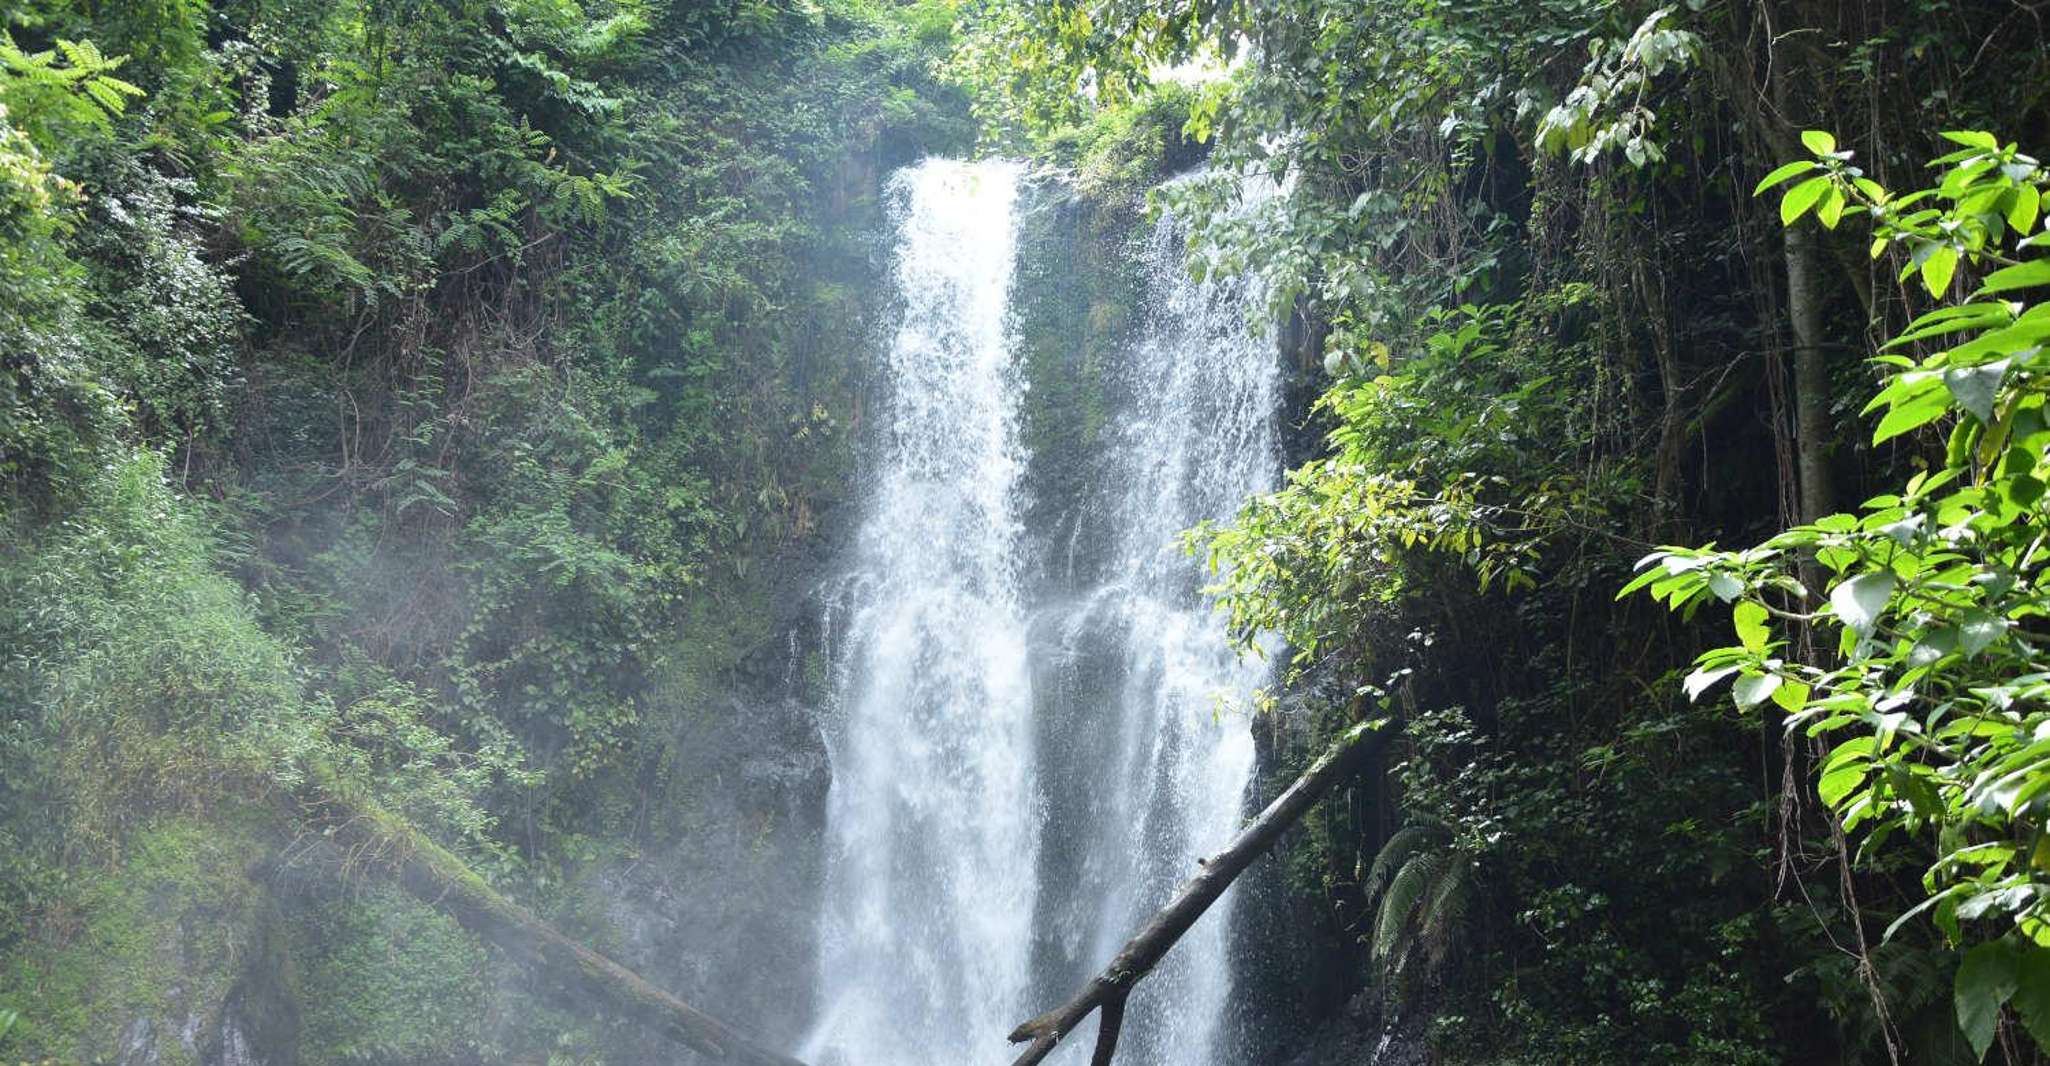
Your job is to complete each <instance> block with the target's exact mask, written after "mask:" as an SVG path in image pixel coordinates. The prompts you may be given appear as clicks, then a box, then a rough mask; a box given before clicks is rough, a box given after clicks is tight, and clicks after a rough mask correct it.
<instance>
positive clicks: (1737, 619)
mask: <svg viewBox="0 0 2050 1066" xmlns="http://www.w3.org/2000/svg"><path fill="white" fill-rule="evenodd" d="M1768 617H1770V615H1769V613H1768V612H1767V611H1766V609H1765V607H1764V606H1763V605H1762V604H1759V603H1756V602H1754V601H1751V600H1745V601H1744V602H1742V603H1739V604H1738V605H1737V606H1736V607H1735V608H1734V609H1732V611H1731V612H1730V619H1731V622H1732V623H1733V624H1734V625H1735V626H1736V628H1737V639H1738V640H1739V641H1742V642H1743V644H1744V648H1745V650H1747V651H1751V652H1756V653H1759V654H1763V653H1764V652H1765V646H1766V644H1767V642H1769V641H1770V640H1771V639H1772V631H1771V630H1770V629H1768V628H1766V624H1765V622H1766V619H1767V618H1768Z"/></svg>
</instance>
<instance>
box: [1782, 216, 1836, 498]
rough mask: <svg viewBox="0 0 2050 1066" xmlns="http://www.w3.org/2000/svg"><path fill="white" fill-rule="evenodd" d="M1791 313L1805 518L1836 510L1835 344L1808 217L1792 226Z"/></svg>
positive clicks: (1797, 455)
mask: <svg viewBox="0 0 2050 1066" xmlns="http://www.w3.org/2000/svg"><path fill="white" fill-rule="evenodd" d="M1785 239H1786V256H1787V318H1788V319H1789V320H1790V324H1791V326H1792V331H1793V336H1794V455H1795V462H1796V465H1797V468H1798V477H1799V479H1800V486H1801V494H1800V500H1801V513H1800V515H1799V516H1798V517H1799V518H1800V520H1801V521H1803V522H1813V521H1815V520H1816V519H1818V518H1821V517H1822V516H1824V515H1827V514H1830V513H1833V512H1834V511H1835V510H1836V491H1835V487H1834V486H1833V485H1832V484H1831V479H1830V473H1829V436H1830V431H1831V429H1832V426H1831V419H1830V417H1829V405H1830V394H1829V354H1828V353H1829V349H1828V347H1827V344H1826V341H1825V340H1824V337H1823V325H1822V303H1823V294H1822V291H1821V290H1822V285H1821V281H1822V277H1821V275H1822V264H1821V249H1820V248H1819V247H1818V245H1819V243H1820V242H1819V241H1818V240H1817V239H1816V235H1815V228H1814V226H1813V225H1811V224H1809V223H1808V222H1807V221H1805V220H1803V222H1802V223H1800V224H1798V225H1793V226H1788V227H1787V229H1786V237H1785Z"/></svg>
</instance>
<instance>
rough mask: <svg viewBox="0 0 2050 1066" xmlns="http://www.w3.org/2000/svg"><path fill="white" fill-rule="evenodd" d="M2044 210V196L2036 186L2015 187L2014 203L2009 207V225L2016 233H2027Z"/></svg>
mask: <svg viewBox="0 0 2050 1066" xmlns="http://www.w3.org/2000/svg"><path fill="white" fill-rule="evenodd" d="M2042 210H2043V194H2042V192H2040V191H2039V190H2037V188H2036V187H2035V186H2034V185H2027V184H2023V185H2017V186H2015V187H2014V202H2013V203H2011V204H2009V205H2008V206H2007V224H2008V225H2009V226H2011V227H2013V229H2014V231H2015V232H2016V233H2027V232H2028V231H2029V229H2030V228H2031V227H2033V226H2034V225H2035V224H2036V216H2037V215H2038V214H2040V213H2041V212H2042Z"/></svg>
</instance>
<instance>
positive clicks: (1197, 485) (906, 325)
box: [804, 160, 1279, 1066]
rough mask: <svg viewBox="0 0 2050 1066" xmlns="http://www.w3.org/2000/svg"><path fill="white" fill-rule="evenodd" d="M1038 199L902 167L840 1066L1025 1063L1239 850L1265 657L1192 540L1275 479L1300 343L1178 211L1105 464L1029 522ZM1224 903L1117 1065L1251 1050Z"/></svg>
mask: <svg viewBox="0 0 2050 1066" xmlns="http://www.w3.org/2000/svg"><path fill="white" fill-rule="evenodd" d="M1022 195H1023V194H1022V193H1021V191H1020V174H1019V171H1018V170H1017V168H1016V167H1015V166H1014V165H1011V164H1005V163H977V164H963V163H958V162H948V161H940V160H932V161H927V162H925V163H921V164H919V165H917V166H915V167H912V168H909V169H908V170H906V171H904V172H902V173H901V174H899V175H898V176H897V177H896V178H895V179H894V180H893V184H892V196H893V203H894V206H895V208H896V222H897V248H896V282H897V285H898V287H899V296H900V299H901V302H902V307H903V321H902V324H901V326H900V327H899V329H898V330H897V332H896V334H895V335H894V337H893V338H892V342H891V344H890V347H889V351H888V357H887V364H886V365H887V371H888V377H889V384H890V388H891V393H890V405H891V406H890V413H889V416H888V420H887V427H888V431H887V438H886V440H885V441H884V442H882V445H881V447H882V453H881V455H880V456H879V459H878V466H877V473H876V478H875V481H874V485H873V488H872V490H871V494H870V496H869V499H868V500H867V510H866V512H865V518H864V524H863V527H862V531H861V534H860V537H859V542H858V546H857V548H856V553H855V554H856V558H855V562H854V566H853V567H852V569H851V572H850V574H849V576H848V577H847V578H846V580H845V582H844V583H843V584H842V585H841V587H840V592H839V594H838V595H837V596H835V597H834V598H833V603H834V610H835V611H837V612H841V617H840V624H841V632H843V633H844V634H845V635H844V637H843V638H842V641H841V646H840V648H839V649H838V656H837V662H836V670H837V675H836V698H835V716H834V720H833V722H832V726H831V729H830V730H829V747H830V749H831V753H832V760H833V775H834V776H833V786H832V794H831V799H830V801H829V805H828V814H827V834H828V839H829V849H830V850H829V857H828V873H827V884H826V901H827V902H826V907H825V915H824V920H823V929H822V936H823V945H822V951H821V955H820V962H821V980H820V989H821V1019H820V1022H819V1024H818V1026H817V1027H816V1029H815V1031H814V1035H813V1038H812V1040H811V1041H810V1042H809V1046H808V1047H807V1048H806V1049H804V1050H805V1051H806V1052H807V1053H808V1055H809V1056H811V1057H812V1058H813V1059H814V1060H816V1061H820V1062H824V1063H829V1064H830V1063H835V1062H844V1063H864V1064H875V1066H981V1064H998V1063H1004V1062H1008V1061H1009V1059H1010V1057H1011V1056H1010V1049H1008V1048H1007V1046H1006V1045H1005V1043H1004V1035H1005V1034H1006V1033H1007V1032H1009V1030H1010V1028H1011V1027H1012V1026H1013V1025H1015V1024H1016V1023H1017V1022H1019V1021H1021V1020H1023V1019H1024V1018H1025V1017H1026V1016H1027V1015H1029V1014H1032V1013H1035V1012H1036V1011H1037V1010H1038V1009H1040V1008H1041V1007H1043V1006H1046V1005H1049V1004H1050V1002H1051V1001H1052V1000H1053V999H1054V998H1056V997H1058V996H1063V995H1065V994H1066V993H1067V992H1069V991H1071V990H1072V987H1073V986H1074V985H1075V984H1077V983H1079V981H1080V980H1082V979H1083V977H1084V976H1086V975H1087V974H1089V973H1091V972H1094V971H1095V970H1096V969H1098V968H1100V967H1101V966H1102V965H1103V964H1104V963H1105V962H1106V961H1108V959H1109V957H1110V955H1111V954H1112V953H1113V952H1114V951H1115V949H1116V947H1117V944H1118V943H1119V941H1121V940H1122V939H1123V938H1124V937H1125V936H1127V935H1128V934H1129V933H1130V932H1132V931H1133V929H1134V928H1135V927H1136V925H1137V924H1138V922H1139V921H1140V920H1142V919H1143V918H1144V916H1145V915H1146V914H1147V913H1149V912H1150V911H1151V910H1152V909H1154V908H1155V907H1157V906H1158V905H1159V904H1160V903H1162V902H1164V900H1165V898H1166V896H1167V894H1168V893H1169V892H1170V891H1171V890H1172V888H1173V887H1174V885H1175V884H1176V883H1178V882H1179V881H1180V880H1181V879H1182V878H1184V877H1186V876H1188V875H1189V874H1190V873H1191V872H1192V871H1193V870H1194V869H1195V868H1196V859H1197V857H1198V856H1200V855H1203V854H1206V853H1208V852H1211V851H1214V850H1216V849H1217V848H1218V847H1219V846H1220V845H1221V844H1222V843H1223V842H1224V841H1225V840H1226V839H1228V838H1229V837H1230V835H1231V834H1232V833H1233V831H1234V830H1235V829H1236V826H1237V824H1238V821H1239V815H1240V813H1241V812H1240V808H1241V805H1242V802H1243V798H1244V792H1245V788H1246V783H1247V781H1248V778H1249V776H1250V773H1251V769H1252V760H1253V754H1252V742H1251V737H1250V735H1249V732H1248V728H1247V722H1246V717H1245V714H1244V708H1245V703H1246V697H1247V696H1248V695H1249V694H1250V692H1251V691H1252V689H1253V688H1254V687H1255V686H1257V685H1258V684H1259V683H1260V682H1261V681H1262V680H1263V678H1264V671H1263V668H1262V667H1261V666H1260V665H1259V664H1257V663H1254V662H1248V661H1243V660H1241V659H1239V658H1238V657H1237V656H1235V655H1234V654H1233V653H1232V651H1231V649H1230V648H1229V647H1228V646H1227V644H1226V642H1225V640H1224V637H1223V632H1222V626H1221V623H1220V621H1219V619H1218V618H1217V617H1216V616H1215V614H1214V613H1213V612H1211V611H1210V610H1209V608H1208V606H1207V605H1206V604H1205V603H1204V602H1203V599H1202V597H1201V594H1200V591H1199V587H1200V584H1201V582H1200V568H1199V566H1198V565H1197V564H1196V562H1195V561H1194V560H1191V559H1189V558H1187V557H1186V556H1185V555H1184V554H1183V553H1182V551H1181V549H1180V547H1179V546H1178V544H1177V536H1176V535H1177V533H1178V532H1179V531H1180V530H1182V529H1184V528H1186V527H1188V526H1190V525H1193V524H1195V523H1196V522H1198V521H1200V520H1202V519H1204V518H1212V517H1222V516H1226V515H1229V514H1230V513H1231V512H1232V511H1233V510H1235V509H1236V507H1237V506H1238V504H1239V503H1240V502H1241V501H1243V500H1244V499H1245V498H1246V496H1247V495H1249V494H1251V493H1254V492H1258V491H1262V490H1264V489H1266V488H1268V487H1270V486H1271V484H1272V481H1273V478H1274V475H1275V472H1276V469H1277V468H1278V465H1279V460H1278V456H1277V451H1276V446H1275V442H1274V438H1273V432H1272V427H1271V420H1272V412H1273V411H1274V410H1275V407H1276V404H1277V399H1278V398H1277V391H1278V360H1277V358H1276V355H1275V352H1274V350H1273V347H1272V345H1271V343H1267V342H1264V341H1262V340H1260V339H1256V338H1255V337H1253V336H1252V335H1251V334H1250V333H1249V331H1248V329H1247V328H1246V324H1245V310H1246V308H1247V307H1248V303H1247V301H1248V300H1249V299H1252V298H1255V297H1256V295H1257V294H1254V293H1250V292H1248V291H1246V289H1245V287H1244V286H1240V285H1230V284H1198V283H1196V282H1193V281H1192V280H1190V278H1189V276H1188V274H1187V273H1186V271H1185V270H1184V269H1183V265H1182V244H1183V240H1184V233H1183V230H1182V229H1181V227H1180V226H1178V225H1176V224H1175V223H1174V222H1173V221H1172V220H1171V219H1170V220H1166V221H1163V222H1162V223H1160V224H1159V225H1157V226H1155V227H1154V229H1153V231H1152V232H1151V234H1150V237H1149V240H1148V242H1147V243H1146V245H1145V250H1144V253H1143V258H1144V264H1143V265H1144V273H1145V284H1144V286H1143V288H1144V290H1145V293H1146V295H1145V298H1144V301H1143V307H1142V314H1141V316H1140V319H1139V323H1138V328H1137V329H1136V330H1135V331H1134V340H1133V342H1132V343H1130V344H1128V345H1126V346H1125V347H1124V350H1123V351H1121V352H1120V353H1119V356H1118V360H1119V362H1118V366H1117V367H1116V368H1114V370H1113V371H1112V373H1111V375H1110V377H1111V380H1110V381H1108V382H1107V383H1106V388H1105V402H1106V405H1107V408H1108V410H1107V419H1108V424H1109V425H1110V426H1112V427H1113V428H1112V429H1111V430H1110V431H1109V432H1107V433H1106V434H1104V435H1103V436H1102V437H1100V438H1098V442H1097V444H1096V446H1095V451H1094V454H1092V455H1091V456H1090V457H1089V459H1088V463H1089V464H1090V467H1091V469H1090V470H1089V471H1088V472H1087V474H1086V475H1085V476H1081V477H1077V478H1066V479H1060V483H1061V484H1063V485H1069V486H1072V487H1071V488H1069V489H1066V490H1065V491H1067V492H1069V493H1072V494H1073V495H1074V496H1075V498H1074V499H1068V500H1062V501H1058V502H1059V506H1056V507H1050V508H1041V509H1038V510H1037V511H1035V512H1034V513H1047V514H1055V513H1057V514H1061V515H1065V516H1066V518H1065V519H1064V522H1065V524H1066V528H1065V529H1063V530H1038V531H1034V530H1027V529H1025V528H1024V526H1023V520H1022V517H1021V516H1022V515H1024V514H1025V513H1027V507H1026V501H1025V495H1026V492H1025V485H1026V484H1027V477H1026V475H1027V459H1028V457H1027V456H1026V455H1025V453H1024V450H1023V448H1022V447H1021V445H1020V444H1019V441H1018V437H1019V433H1020V418H1021V415H1020V408H1021V401H1022V400H1023V398H1024V391H1025V382H1024V381H1023V377H1022V372H1021V369H1020V367H1018V366H1017V365H1016V361H1017V356H1016V353H1015V351H1014V348H1015V345H1014V343H1013V339H1012V338H1011V336H1010V335H1009V333H1008V331H1007V328H1006V321H1007V318H1006V316H1007V310H1008V309H1009V308H1010V306H1011V304H1012V303H1013V299H1014V298H1013V294H1012V293H1011V288H1012V285H1011V281H1012V274H1013V261H1014V259H1015V257H1016V255H1017V246H1018V236H1017V234H1018V229H1019V218H1018V215H1019V210H1018V203H1019V201H1020V199H1021V196H1022ZM1057 542H1058V543H1060V544H1063V545H1064V547H1063V548H1062V549H1061V550H1060V551H1059V552H1058V554H1059V555H1060V556H1061V561H1060V565H1059V566H1051V565H1047V564H1046V563H1045V562H1044V561H1043V560H1044V558H1045V557H1046V556H1048V555H1052V554H1055V553H1054V552H1053V551H1052V550H1051V549H1050V548H1049V547H1048V546H1049V545H1052V544H1054V543H1057ZM1035 553H1037V554H1035ZM1229 898H1230V897H1229V896H1227V897H1226V901H1225V902H1221V903H1220V904H1219V905H1218V906H1217V908H1215V909H1213V911H1212V913H1211V914H1210V915H1208V916H1207V917H1206V918H1205V919H1204V920H1203V922H1201V923H1199V924H1198V925H1197V927H1196V928H1195V929H1194V930H1192V931H1191V932H1190V933H1189V934H1187V936H1185V937H1184V939H1183V940H1182V942H1181V944H1180V945H1178V946H1177V947H1176V949H1175V950H1174V951H1173V952H1172V953H1171V954H1170V955H1169V957H1168V960H1167V962H1166V963H1165V964H1164V965H1163V967H1162V968H1161V969H1160V970H1159V971H1158V972H1157V973H1155V974H1154V975H1152V976H1151V977H1150V978H1149V979H1148V980H1147V982H1146V983H1145V984H1144V985H1142V986H1141V988H1140V991H1139V992H1138V994H1137V995H1135V997H1134V999H1133V1002H1132V1004H1131V1007H1130V1012H1129V1013H1128V1015H1127V1020H1126V1024H1125V1036H1124V1041H1123V1043H1122V1044H1121V1050H1120V1061H1121V1062H1125V1063H1129V1064H1131V1066H1208V1064H1222V1063H1228V1062H1231V1061H1233V1059H1234V1056H1233V1054H1232V1051H1231V1046H1230V1045H1231V1041H1230V1039H1229V1035H1228V1030H1229V1026H1228V1025H1227V1024H1226V1020H1225V1019H1226V1016H1227V1014H1228V1000H1229V993H1230V977H1229V974H1230V967H1229V965H1228V960H1227V958H1226V931H1227V927H1228V920H1227V919H1228V915H1227V914H1226V913H1225V912H1226V910H1227V909H1228V907H1229V902H1228V901H1229ZM1087 1039H1088V1037H1087V1034H1077V1035H1076V1037H1075V1038H1074V1040H1073V1042H1074V1043H1077V1044H1080V1045H1081V1046H1082V1047H1083V1048H1085V1049H1086V1047H1087V1046H1088V1044H1087ZM1086 1053H1087V1052H1086V1050H1085V1051H1074V1050H1065V1051H1063V1052H1062V1053H1060V1054H1059V1055H1057V1058H1060V1059H1068V1058H1074V1057H1078V1056H1082V1055H1086Z"/></svg>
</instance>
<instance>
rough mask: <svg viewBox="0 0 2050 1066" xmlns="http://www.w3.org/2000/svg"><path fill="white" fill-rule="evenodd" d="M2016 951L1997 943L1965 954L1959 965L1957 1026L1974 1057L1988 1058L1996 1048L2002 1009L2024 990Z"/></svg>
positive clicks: (1955, 990)
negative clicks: (2017, 992) (2017, 993)
mask: <svg viewBox="0 0 2050 1066" xmlns="http://www.w3.org/2000/svg"><path fill="white" fill-rule="evenodd" d="M2018 970H2019V967H2017V966H2016V959H2015V953H2014V950H2013V949H2012V948H2011V947H2010V946H2009V945H2008V944H2007V943H2005V942H2003V941H1999V940H1995V941H1991V942H1988V943H1985V944H1980V945H1979V946H1978V947H1975V948H1973V949H1972V950H1970V951H1967V952H1965V958H1964V961H1963V962H1961V963H1959V964H1958V968H1957V981H1956V983H1955V985H1954V986H1953V991H1954V999H1955V1002H1956V1005H1957V1027H1958V1028H1959V1029H1960V1030H1962V1031H1963V1032H1964V1034H1965V1040H1966V1041H1967V1042H1968V1043H1970V1044H1971V1045H1972V1054H1973V1055H1975V1056H1976V1057H1978V1058H1981V1059H1983V1058H1985V1057H1986V1049H1987V1048H1990V1047H1992V1046H1993V1034H1994V1031H1995V1030H1996V1029H1998V1028H1999V1025H2000V1008H2001V1007H2002V1006H2004V1005H2005V1004H2006V1003H2007V1001H2008V999H2010V998H2011V997H2013V995H2014V993H2015V989H2017V988H2018V987H2020V983H2021V975H2020V973H2019V972H2018Z"/></svg>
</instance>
